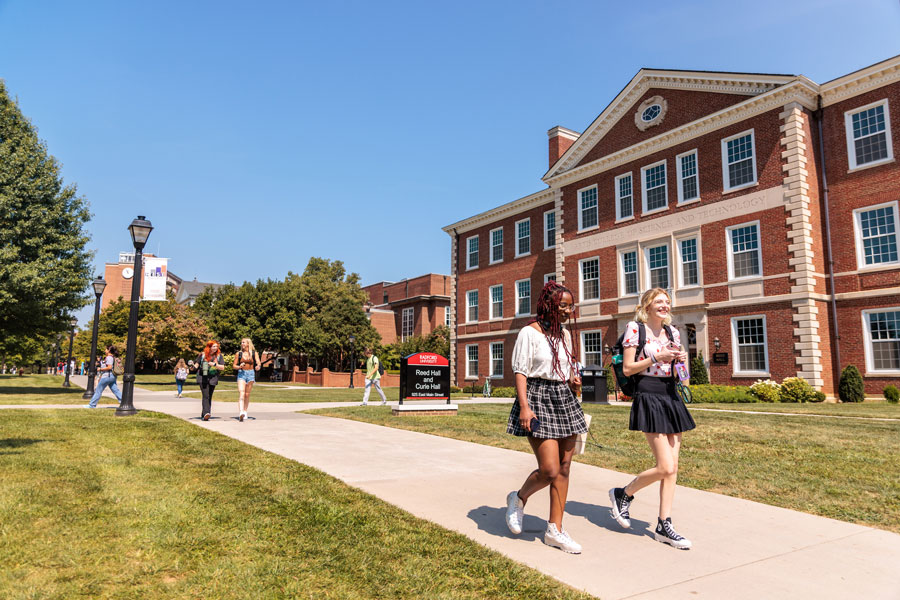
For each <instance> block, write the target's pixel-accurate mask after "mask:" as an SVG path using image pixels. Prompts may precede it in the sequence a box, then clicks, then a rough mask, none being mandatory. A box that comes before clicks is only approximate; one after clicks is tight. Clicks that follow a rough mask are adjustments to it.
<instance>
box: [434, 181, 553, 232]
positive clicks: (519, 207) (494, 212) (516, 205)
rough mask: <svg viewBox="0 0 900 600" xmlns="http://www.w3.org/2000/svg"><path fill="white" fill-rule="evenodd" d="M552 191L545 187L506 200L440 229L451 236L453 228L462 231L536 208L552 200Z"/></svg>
mask: <svg viewBox="0 0 900 600" xmlns="http://www.w3.org/2000/svg"><path fill="white" fill-rule="evenodd" d="M553 193H554V192H553V190H551V189H550V188H547V189H545V190H541V191H540V192H535V193H534V194H531V195H529V196H525V197H524V198H519V199H518V200H513V201H512V202H507V203H506V204H504V205H502V206H498V207H497V208H492V209H491V210H488V211H485V212H483V213H480V214H477V215H475V216H474V217H469V218H468V219H463V220H462V221H457V222H456V223H453V224H451V225H447V226H446V227H443V228H442V230H443V231H444V232H445V233H447V235H451V236H452V235H453V230H454V229H455V230H456V233H463V232H465V231H469V230H471V229H475V228H476V227H481V226H482V225H486V224H488V223H492V222H494V221H499V220H500V219H504V218H506V217H509V216H511V215H517V214H519V213H521V212H522V211H526V210H530V209H532V208H537V207H538V206H540V205H541V204H546V203H548V202H553V200H554V195H553Z"/></svg>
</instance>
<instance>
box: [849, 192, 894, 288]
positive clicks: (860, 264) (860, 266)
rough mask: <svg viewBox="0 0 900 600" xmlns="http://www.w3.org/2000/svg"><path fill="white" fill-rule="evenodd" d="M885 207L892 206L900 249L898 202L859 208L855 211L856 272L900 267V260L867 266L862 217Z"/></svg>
mask: <svg viewBox="0 0 900 600" xmlns="http://www.w3.org/2000/svg"><path fill="white" fill-rule="evenodd" d="M885 206H890V207H891V208H892V209H893V212H894V237H895V238H896V240H897V247H898V249H900V214H898V210H897V201H896V200H894V201H893V202H883V203H881V204H873V205H872V206H864V207H862V208H857V209H856V210H854V211H853V237H854V239H855V241H856V270H857V271H871V270H872V269H880V268H884V267H890V266H897V265H900V260H896V261H892V262H883V263H877V264H874V265H867V264H866V253H865V251H864V250H863V239H862V223H861V222H860V215H862V213H864V212H868V211H870V210H878V209H879V208H884V207H885ZM898 258H900V257H898Z"/></svg>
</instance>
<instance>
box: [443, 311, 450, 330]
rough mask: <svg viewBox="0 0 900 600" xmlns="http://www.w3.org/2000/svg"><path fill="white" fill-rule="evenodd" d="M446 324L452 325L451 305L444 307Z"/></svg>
mask: <svg viewBox="0 0 900 600" xmlns="http://www.w3.org/2000/svg"><path fill="white" fill-rule="evenodd" d="M444 325H446V326H447V327H450V307H449V306H447V307H445V308H444Z"/></svg>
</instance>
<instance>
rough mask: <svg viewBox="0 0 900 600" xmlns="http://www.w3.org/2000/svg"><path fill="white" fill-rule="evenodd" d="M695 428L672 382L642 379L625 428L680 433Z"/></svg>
mask: <svg viewBox="0 0 900 600" xmlns="http://www.w3.org/2000/svg"><path fill="white" fill-rule="evenodd" d="M695 427H697V424H696V423H694V418H693V417H692V416H691V413H690V412H689V411H688V409H687V407H686V406H685V405H684V402H682V401H681V400H680V399H679V398H678V396H677V395H676V393H675V380H674V379H671V378H662V377H641V378H640V380H639V381H638V386H637V391H636V392H635V394H634V401H633V402H632V403H631V416H630V417H629V420H628V428H629V429H630V430H632V431H643V432H645V433H682V432H684V431H690V430H691V429H694V428H695Z"/></svg>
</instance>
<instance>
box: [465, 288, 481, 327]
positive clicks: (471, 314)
mask: <svg viewBox="0 0 900 600" xmlns="http://www.w3.org/2000/svg"><path fill="white" fill-rule="evenodd" d="M466 306H467V307H468V312H466V323H475V322H476V321H478V290H472V291H470V292H466Z"/></svg>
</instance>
